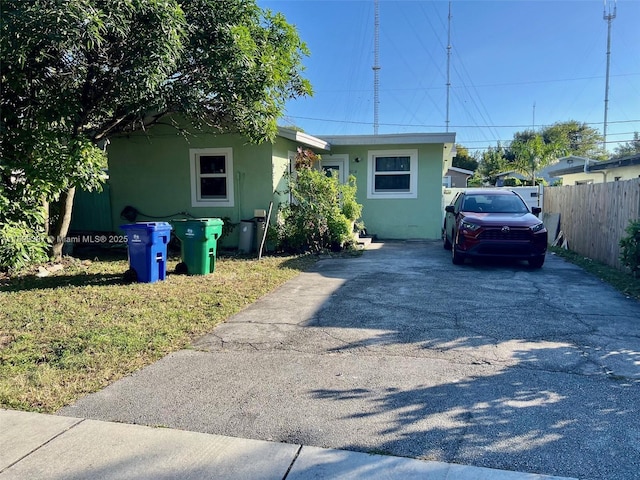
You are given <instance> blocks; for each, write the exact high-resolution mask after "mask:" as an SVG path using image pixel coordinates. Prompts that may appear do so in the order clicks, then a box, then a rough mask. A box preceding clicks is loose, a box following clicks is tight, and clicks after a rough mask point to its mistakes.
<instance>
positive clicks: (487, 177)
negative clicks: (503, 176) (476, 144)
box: [467, 143, 508, 185]
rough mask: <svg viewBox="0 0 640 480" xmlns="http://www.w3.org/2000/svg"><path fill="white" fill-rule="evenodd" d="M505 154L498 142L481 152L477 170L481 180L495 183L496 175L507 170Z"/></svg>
mask: <svg viewBox="0 0 640 480" xmlns="http://www.w3.org/2000/svg"><path fill="white" fill-rule="evenodd" d="M505 154H506V152H505V149H504V147H503V146H502V145H501V144H500V143H498V144H497V145H496V146H495V147H489V148H487V149H486V150H485V151H484V152H482V157H481V159H480V167H479V169H478V171H479V173H480V175H481V176H482V180H483V182H488V183H489V184H491V185H495V183H496V177H497V175H498V174H500V173H502V172H505V171H507V170H508V167H507V160H506V158H505ZM481 183H482V182H481ZM467 185H468V182H467Z"/></svg>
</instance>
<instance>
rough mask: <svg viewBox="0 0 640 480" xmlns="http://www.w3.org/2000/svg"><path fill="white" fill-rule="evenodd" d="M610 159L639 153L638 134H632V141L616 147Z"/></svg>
mask: <svg viewBox="0 0 640 480" xmlns="http://www.w3.org/2000/svg"><path fill="white" fill-rule="evenodd" d="M614 152H615V153H614V155H613V157H612V158H623V157H628V156H631V155H637V154H639V153H640V134H639V133H638V132H633V140H631V141H629V142H626V143H623V144H622V145H618V146H617V147H616V148H615V150H614Z"/></svg>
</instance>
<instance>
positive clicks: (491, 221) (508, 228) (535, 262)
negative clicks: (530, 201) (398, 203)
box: [442, 189, 547, 268]
mask: <svg viewBox="0 0 640 480" xmlns="http://www.w3.org/2000/svg"><path fill="white" fill-rule="evenodd" d="M540 211H541V209H540V207H533V208H532V209H531V210H529V207H528V206H527V204H526V203H525V201H524V200H523V199H522V197H520V195H518V194H517V193H515V192H513V191H511V190H494V189H468V190H465V191H462V192H460V193H459V194H458V195H457V196H456V198H455V199H454V200H453V202H452V203H451V205H447V207H446V208H445V212H446V213H445V218H444V228H443V229H442V240H443V241H444V248H445V249H447V250H451V261H452V262H453V263H454V264H456V265H460V264H462V263H464V260H465V258H467V257H505V258H513V259H517V260H527V261H528V262H529V265H531V266H532V267H533V268H540V267H542V265H543V264H544V256H545V254H546V252H547V229H546V228H545V226H544V224H543V223H542V221H541V220H540V219H539V218H538V217H537V216H536V215H538V214H539V213H540Z"/></svg>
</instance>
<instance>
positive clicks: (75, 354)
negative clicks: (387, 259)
mask: <svg viewBox="0 0 640 480" xmlns="http://www.w3.org/2000/svg"><path fill="white" fill-rule="evenodd" d="M315 261H316V257H312V256H303V257H277V256H275V257H269V256H266V257H263V258H262V260H261V261H257V260H254V259H246V258H234V257H224V256H222V257H220V258H218V261H217V263H216V271H215V273H214V274H213V275H206V276H183V275H172V274H171V272H172V271H173V269H174V268H175V265H176V264H177V263H178V259H175V260H170V261H169V262H168V272H169V275H168V276H167V280H165V281H162V282H157V283H152V284H143V283H139V284H138V283H136V284H126V283H124V282H123V275H122V274H123V273H124V272H125V271H126V270H127V269H128V263H127V261H126V253H120V254H119V255H117V256H115V258H107V259H101V260H99V261H92V262H91V263H89V262H84V263H83V262H81V261H79V260H76V261H67V262H66V265H65V268H64V270H62V271H59V272H56V273H55V274H52V275H51V276H48V277H45V278H36V277H34V276H33V275H25V276H21V277H13V278H8V277H4V278H0V407H2V408H11V409H18V410H30V411H38V412H55V411H56V410H58V409H59V408H61V407H62V406H64V405H68V404H70V403H72V402H73V401H74V400H76V399H77V398H79V397H81V396H83V395H85V394H87V393H90V392H95V391H97V390H99V389H101V388H103V387H105V386H106V385H108V384H110V383H112V382H114V381H115V380H118V379H119V378H122V377H123V376H125V375H127V374H129V373H131V372H133V371H135V370H138V369H140V368H141V367H144V366H145V365H149V364H150V363H152V362H154V361H156V360H158V359H159V358H161V357H163V356H164V355H166V354H168V353H170V352H173V351H176V350H179V349H181V348H185V347H188V345H189V344H190V342H191V340H192V339H194V338H195V337H197V336H199V335H202V334H204V333H206V332H209V331H210V330H212V329H213V327H214V326H215V325H217V324H218V323H220V322H222V321H224V320H225V319H226V318H228V317H229V316H231V315H233V314H234V313H236V312H238V311H240V310H242V309H243V308H245V307H246V306H247V305H249V304H251V303H252V302H254V301H255V300H256V299H258V298H259V297H261V296H263V295H265V294H266V293H268V292H270V291H271V290H273V289H275V288H276V287H277V286H279V285H281V284H282V283H284V282H285V281H287V280H289V279H291V278H293V277H294V276H296V275H297V274H298V273H299V272H300V271H302V270H305V269H306V268H308V267H309V266H310V265H311V264H312V263H313V262H315Z"/></svg>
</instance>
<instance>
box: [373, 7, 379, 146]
mask: <svg viewBox="0 0 640 480" xmlns="http://www.w3.org/2000/svg"><path fill="white" fill-rule="evenodd" d="M373 27H374V28H373V134H374V135H378V121H379V107H380V64H379V60H380V4H379V0H374V20H373Z"/></svg>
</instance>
